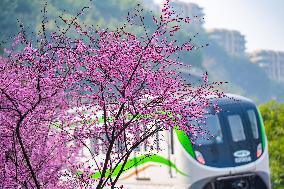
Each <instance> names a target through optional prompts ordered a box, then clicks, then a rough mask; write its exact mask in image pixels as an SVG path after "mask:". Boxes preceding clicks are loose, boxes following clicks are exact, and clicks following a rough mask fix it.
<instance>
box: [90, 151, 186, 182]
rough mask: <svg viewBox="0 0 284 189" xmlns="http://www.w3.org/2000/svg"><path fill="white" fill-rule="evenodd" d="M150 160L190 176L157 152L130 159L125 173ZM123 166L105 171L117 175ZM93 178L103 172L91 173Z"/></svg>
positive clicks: (124, 169) (106, 175)
mask: <svg viewBox="0 0 284 189" xmlns="http://www.w3.org/2000/svg"><path fill="white" fill-rule="evenodd" d="M148 162H154V163H159V164H163V165H166V166H169V167H171V168H173V169H175V170H176V171H177V172H178V173H179V174H181V175H183V176H188V175H187V174H186V173H184V172H182V171H181V170H179V169H178V168H177V167H176V165H175V164H174V163H172V162H171V161H170V160H168V159H166V158H164V157H162V156H159V155H157V154H153V155H142V156H139V157H134V158H132V159H130V160H128V161H127V162H126V164H125V166H124V168H123V171H122V172H123V173H124V172H126V171H127V170H129V169H132V168H134V167H138V166H139V165H143V164H145V163H148ZM121 168H122V164H119V165H118V166H117V167H116V169H114V170H113V171H112V173H111V171H110V169H108V170H107V171H106V173H105V177H108V176H109V175H110V174H111V177H114V176H117V175H118V174H119V172H120V170H121ZM91 178H93V179H98V178H101V173H100V172H96V173H94V174H92V175H91Z"/></svg>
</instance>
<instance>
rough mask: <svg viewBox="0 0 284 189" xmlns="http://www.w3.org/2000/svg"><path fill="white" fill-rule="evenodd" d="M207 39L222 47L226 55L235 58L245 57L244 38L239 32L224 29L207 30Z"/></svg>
mask: <svg viewBox="0 0 284 189" xmlns="http://www.w3.org/2000/svg"><path fill="white" fill-rule="evenodd" d="M207 32H208V35H209V37H210V38H211V39H212V40H214V41H216V43H217V44H218V45H220V46H221V47H223V48H224V49H225V50H226V51H227V52H228V53H230V54H232V55H236V56H244V55H245V49H246V48H245V44H246V40H245V36H244V35H242V34H241V33H240V32H239V31H235V30H226V29H212V30H208V31H207Z"/></svg>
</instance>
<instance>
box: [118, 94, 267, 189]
mask: <svg viewBox="0 0 284 189" xmlns="http://www.w3.org/2000/svg"><path fill="white" fill-rule="evenodd" d="M211 101H212V104H214V103H217V104H218V107H219V108H220V112H216V111H215V109H214V108H212V109H210V108H209V109H208V114H207V115H206V117H207V119H206V124H204V125H200V124H202V123H199V124H196V127H197V128H199V127H200V126H201V127H203V128H204V129H205V130H206V131H208V132H205V133H203V134H196V135H194V136H193V135H188V134H186V133H185V132H183V131H180V130H178V129H172V130H170V131H161V132H160V133H159V134H157V139H159V140H158V141H159V142H158V143H157V145H158V147H159V149H161V150H157V151H156V153H151V155H149V154H148V153H147V146H145V147H140V148H139V149H137V150H136V151H135V152H134V154H133V156H132V157H131V158H130V159H129V160H128V161H129V162H133V161H135V162H137V163H135V166H131V167H129V168H128V169H126V171H124V172H123V174H122V175H121V177H120V179H119V182H118V185H123V188H125V189H140V188H141V189H154V188H155V189H158V188H164V189H166V188H175V189H271V183H270V172H269V155H268V147H267V146H268V145H267V137H266V134H265V128H264V125H263V120H262V117H261V114H260V112H259V110H258V108H257V106H256V105H255V103H254V102H253V101H252V100H250V99H248V98H245V97H242V96H238V95H233V94H226V95H225V97H223V98H212V99H211ZM193 125H194V124H193ZM197 125H198V126H197ZM193 141H194V142H193ZM152 152H153V150H152ZM126 165H127V164H126Z"/></svg>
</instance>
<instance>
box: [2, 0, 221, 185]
mask: <svg viewBox="0 0 284 189" xmlns="http://www.w3.org/2000/svg"><path fill="white" fill-rule="evenodd" d="M84 9H85V8H84ZM84 9H82V12H83V10H84ZM82 12H81V13H82ZM81 13H79V14H78V15H77V16H76V17H74V18H71V19H65V18H63V17H61V19H62V21H63V22H64V23H66V24H67V27H66V29H63V30H60V31H57V32H53V33H51V34H50V35H47V33H46V31H45V22H44V21H43V24H42V26H43V32H42V37H41V39H40V40H39V41H38V43H37V44H39V45H38V46H33V45H32V44H33V43H32V42H31V41H28V40H27V39H26V36H25V32H21V33H20V34H19V36H18V37H17V38H16V40H15V43H14V47H16V48H14V50H13V49H12V50H6V52H7V54H8V57H6V58H1V60H0V97H1V102H0V117H1V119H0V124H1V127H0V138H1V140H0V143H1V148H0V152H1V153H0V161H1V164H0V170H1V173H0V179H1V185H0V187H3V188H17V187H19V188H92V187H96V188H97V189H100V188H105V187H108V186H110V187H111V188H114V187H115V186H116V185H117V182H118V180H119V178H120V177H121V175H122V174H123V172H124V171H125V170H126V169H127V161H128V160H129V158H130V157H131V156H132V155H133V153H134V151H135V149H137V148H139V147H140V146H141V145H142V144H146V145H148V146H149V148H150V149H151V147H152V146H153V145H154V142H153V136H155V134H156V133H157V132H160V131H164V130H169V131H170V130H172V129H179V130H182V131H184V132H186V133H188V134H190V133H194V132H196V131H195V130H194V129H193V127H192V126H191V125H189V124H188V122H189V121H190V120H197V119H200V118H203V117H204V113H205V112H206V108H208V107H209V106H211V104H210V100H209V98H208V96H209V95H217V96H222V95H223V94H222V93H221V92H218V90H216V88H215V85H219V84H220V83H217V82H214V83H209V81H208V75H207V74H206V73H205V74H204V75H203V76H202V78H203V80H204V82H202V83H201V84H199V85H194V84H193V83H188V82H186V81H185V80H184V79H183V78H182V77H181V74H180V70H182V69H190V66H188V65H187V64H183V63H182V62H179V61H178V54H179V53H180V52H183V51H188V52H189V53H190V52H191V51H192V50H194V49H196V48H198V47H196V46H195V45H193V44H192V42H191V39H189V40H188V42H185V43H182V44H181V43H179V42H178V41H177V40H176V39H175V35H176V33H177V32H178V31H179V30H180V29H182V27H183V26H184V25H185V24H190V22H192V19H191V18H181V17H179V16H178V15H177V14H175V12H174V11H173V10H171V7H170V5H169V1H168V0H167V1H165V4H164V7H163V10H162V15H161V16H160V17H158V18H156V17H153V19H152V22H153V23H152V24H154V25H155V29H154V30H149V29H148V28H147V26H146V24H145V17H144V16H143V8H142V7H141V6H139V5H138V6H137V7H136V8H135V10H134V11H133V12H131V13H129V14H128V16H127V22H126V23H125V24H124V25H123V26H122V27H120V28H117V29H116V30H113V31H111V30H108V29H93V28H90V27H88V26H85V25H82V24H80V23H79V21H78V19H77V18H78V17H79V16H80V14H81ZM133 28H140V29H141V31H143V32H141V33H142V34H141V33H140V34H139V35H137V34H135V33H134V32H133ZM72 29H74V31H75V32H76V34H75V35H71V36H72V37H70V35H68V34H69V32H70V30H72ZM90 141H92V142H90ZM91 144H92V145H91ZM86 151H87V153H86ZM148 155H150V154H148Z"/></svg>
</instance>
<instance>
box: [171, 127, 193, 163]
mask: <svg viewBox="0 0 284 189" xmlns="http://www.w3.org/2000/svg"><path fill="white" fill-rule="evenodd" d="M175 131H176V134H177V137H178V140H179V142H180V144H181V145H182V147H183V148H184V149H185V151H186V152H187V153H188V154H189V155H191V157H193V158H195V152H194V150H193V147H192V143H191V141H190V139H189V137H188V135H187V134H186V132H184V131H182V130H178V129H175Z"/></svg>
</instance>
